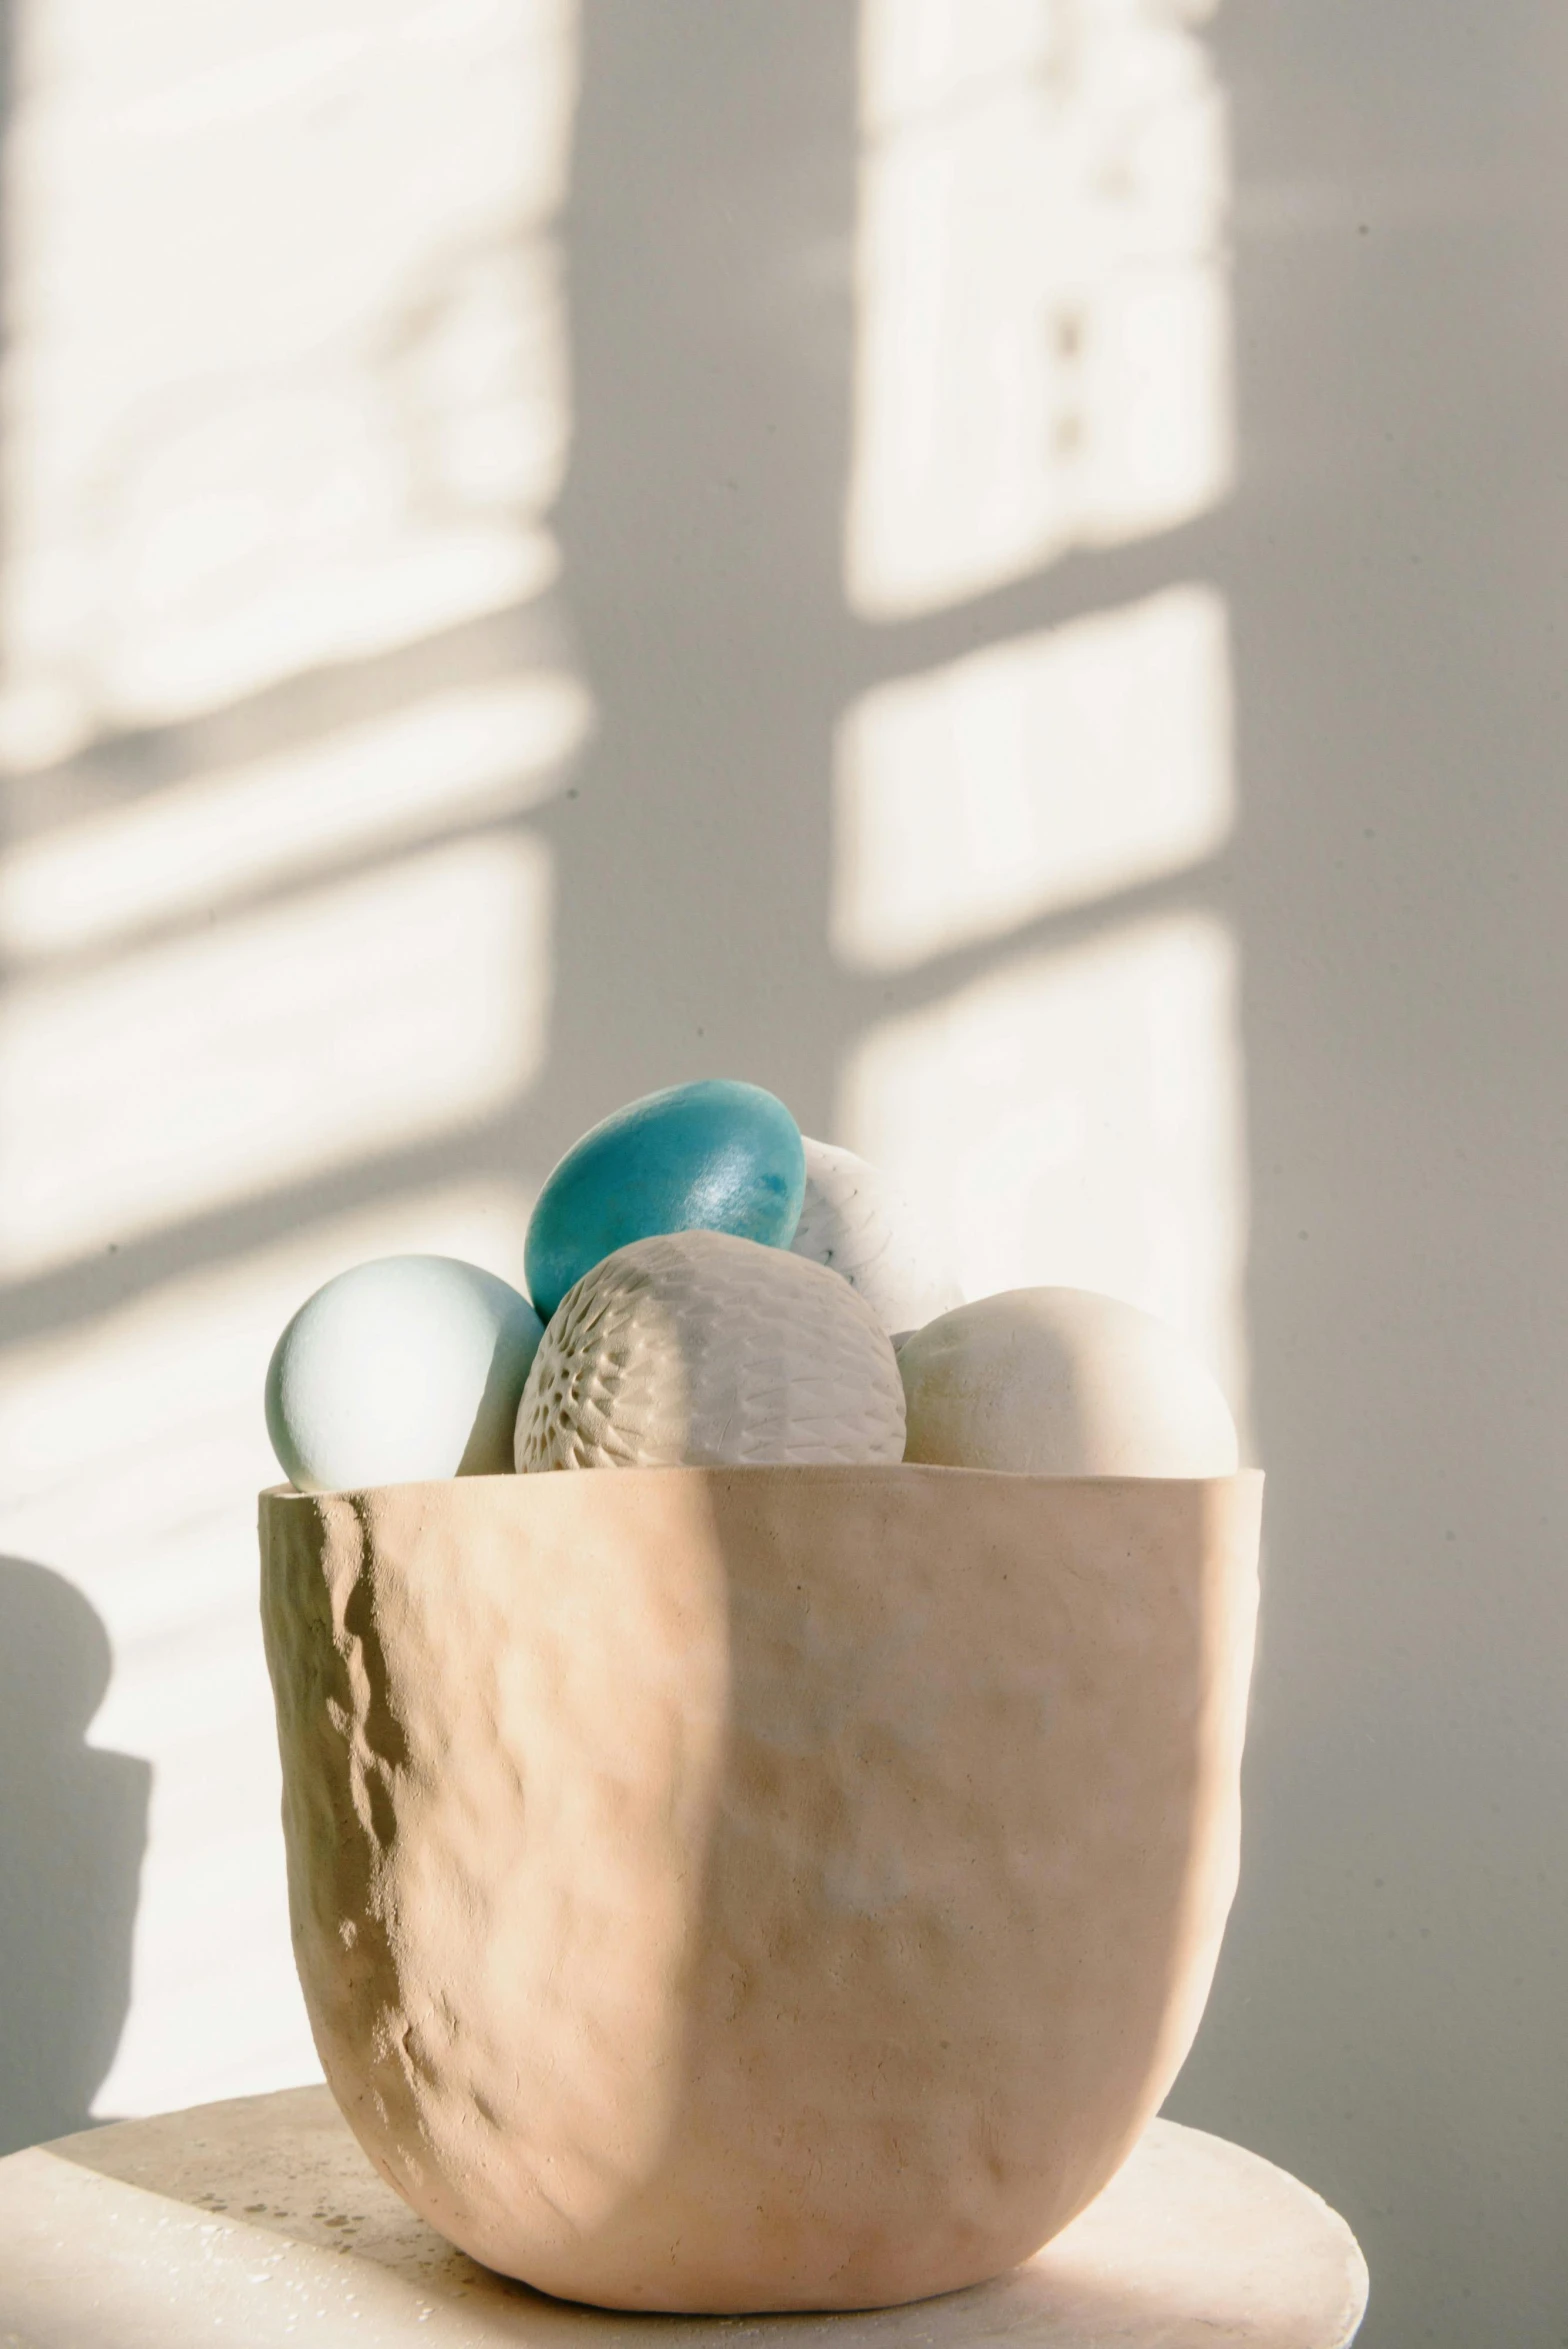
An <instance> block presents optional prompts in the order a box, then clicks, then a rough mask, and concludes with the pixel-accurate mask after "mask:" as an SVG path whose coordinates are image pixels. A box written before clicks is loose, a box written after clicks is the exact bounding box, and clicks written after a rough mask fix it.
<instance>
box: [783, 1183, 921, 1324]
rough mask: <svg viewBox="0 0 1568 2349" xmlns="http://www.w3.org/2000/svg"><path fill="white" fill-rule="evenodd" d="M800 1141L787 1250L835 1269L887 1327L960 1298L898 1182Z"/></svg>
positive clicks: (911, 1320)
mask: <svg viewBox="0 0 1568 2349" xmlns="http://www.w3.org/2000/svg"><path fill="white" fill-rule="evenodd" d="M803 1139H804V1141H805V1146H806V1197H805V1203H804V1205H803V1206H802V1208H801V1211H800V1222H799V1223H798V1224H797V1225H796V1227H795V1237H794V1239H793V1240H792V1241H791V1242H790V1247H791V1249H792V1251H793V1253H794V1254H795V1255H797V1256H805V1257H807V1258H809V1260H810V1261H811V1262H812V1263H813V1264H825V1265H827V1266H829V1267H830V1268H831V1270H832V1271H834V1272H836V1273H840V1274H841V1275H842V1276H843V1278H844V1279H845V1280H847V1281H848V1283H849V1285H850V1287H851V1288H852V1289H856V1290H858V1291H859V1293H860V1295H861V1296H862V1297H864V1298H865V1300H866V1303H867V1304H868V1305H869V1306H870V1307H871V1309H872V1311H873V1312H874V1313H875V1315H876V1316H877V1319H878V1320H879V1321H880V1322H881V1324H882V1327H883V1328H884V1329H885V1330H888V1331H890V1332H893V1333H898V1332H902V1331H905V1330H912V1329H919V1328H920V1326H921V1324H922V1323H923V1322H927V1321H931V1320H932V1319H934V1317H935V1316H936V1315H937V1314H938V1313H946V1312H947V1311H948V1310H949V1309H950V1308H951V1307H952V1306H954V1305H957V1304H960V1303H961V1302H962V1300H963V1291H962V1290H961V1289H960V1288H959V1286H958V1283H957V1282H956V1281H955V1280H954V1279H953V1276H952V1273H951V1271H950V1269H949V1267H948V1264H947V1261H946V1258H945V1255H944V1253H943V1250H942V1248H941V1246H940V1244H939V1243H938V1241H937V1240H936V1238H935V1236H934V1235H933V1234H932V1233H931V1232H930V1231H929V1230H928V1229H927V1227H926V1225H925V1223H924V1222H923V1221H922V1219H921V1217H920V1216H919V1215H918V1214H917V1213H916V1211H915V1209H914V1208H913V1207H911V1206H910V1204H909V1201H908V1200H907V1199H906V1198H905V1197H904V1194H903V1193H902V1191H900V1189H899V1187H898V1185H897V1184H896V1183H895V1182H893V1181H892V1180H891V1178H890V1177H889V1176H887V1175H885V1174H884V1173H883V1172H882V1170H881V1168H880V1167H876V1166H871V1165H869V1164H868V1163H867V1161H866V1160H865V1159H864V1158H857V1157H856V1156H855V1153H854V1151H853V1150H841V1149H840V1148H839V1147H838V1145H837V1143H834V1142H813V1141H812V1140H811V1139H810V1137H809V1136H805V1137H803Z"/></svg>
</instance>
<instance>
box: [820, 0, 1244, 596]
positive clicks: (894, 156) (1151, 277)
mask: <svg viewBox="0 0 1568 2349" xmlns="http://www.w3.org/2000/svg"><path fill="white" fill-rule="evenodd" d="M1207 13H1208V12H1207V9H1206V8H1203V7H1201V6H1183V5H1180V0H1177V4H1175V5H1173V4H1172V0H1027V4H1026V0H865V5H864V7H863V10H862V20H861V21H862V28H863V29H862V52H861V87H862V123H863V129H864V132H865V148H864V154H863V160H862V166H861V191H860V221H859V229H858V237H857V321H858V325H857V333H858V349H857V356H856V406H855V421H854V452H853V468H852V475H851V491H850V498H849V506H848V515H847V534H846V574H847V592H848V597H849V601H850V604H851V607H852V608H853V609H854V610H855V611H857V612H859V613H861V614H862V615H863V616H865V617H867V618H871V619H881V620H886V619H896V618H899V617H901V616H905V615H908V614H911V613H916V612H922V611H930V610H935V609H938V608H940V607H942V606H945V605H949V604H952V603H955V602H959V601H961V600H963V599H964V598H966V597H970V596H973V595H975V594H977V593H979V592H980V591H982V590H983V589H986V588H991V587H995V586H998V585H1000V584H1001V583H1003V582H1004V581H1007V580H1011V579H1016V578H1019V577H1021V576H1023V575H1024V574H1026V573H1028V572H1031V571H1033V570H1036V569H1038V568H1039V567H1040V565H1041V564H1043V563H1045V562H1048V561H1050V560H1051V559H1053V558H1054V557H1056V556H1059V555H1061V554H1062V553H1064V552H1065V551H1066V550H1067V549H1069V548H1071V547H1074V546H1103V545H1112V544H1116V543H1120V542H1122V541H1125V540H1127V539H1131V538H1137V537H1142V536H1145V535H1147V534H1148V533H1150V532H1152V531H1156V530H1162V529H1167V528H1169V527H1171V526H1172V525H1173V524H1175V523H1178V522H1181V521H1185V520H1187V519H1189V518H1190V517H1192V516H1193V515H1195V514H1198V513H1201V512H1203V511H1204V510H1205V509H1206V508H1207V507H1209V506H1211V505H1212V504H1214V502H1215V501H1216V500H1217V499H1218V498H1219V497H1220V496H1221V495H1222V494H1223V492H1224V490H1225V488H1226V487H1227V484H1228V481H1229V478H1230V468H1231V447H1230V429H1229V427H1230V412H1231V401H1230V381H1229V373H1230V362H1229V339H1230V328H1229V306H1228V294H1227V288H1226V280H1225V268H1224V258H1223V251H1222V237H1223V221H1224V207H1225V202H1226V195H1227V168H1228V158H1227V134H1226V123H1225V111H1224V104H1223V99H1222V95H1221V92H1220V89H1219V85H1218V82H1217V79H1216V77H1215V74H1214V71H1213V68H1212V65H1211V63H1210V61H1209V57H1208V53H1207V50H1206V48H1205V46H1204V44H1203V42H1202V40H1201V39H1200V38H1199V37H1198V34H1197V31H1196V29H1195V27H1196V22H1197V20H1198V19H1199V18H1201V17H1202V16H1203V15H1206V14H1207Z"/></svg>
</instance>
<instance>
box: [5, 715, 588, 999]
mask: <svg viewBox="0 0 1568 2349" xmlns="http://www.w3.org/2000/svg"><path fill="white" fill-rule="evenodd" d="M588 729H589V701H588V696H587V693H586V691H585V690H584V688H583V686H582V685H581V684H580V683H579V682H578V680H577V679H576V678H575V677H571V676H568V675H566V674H564V673H551V672H540V673H538V674H535V675H525V676H521V677H508V678H502V679H499V680H497V681H496V682H495V683H494V684H491V685H483V686H474V687H469V688H465V689H463V690H461V691H454V692H451V693H445V694H432V695H431V696H429V697H428V699H426V700H424V701H422V702H418V703H415V704H414V706H413V707H412V708H410V709H406V710H398V711H395V712H394V713H393V714H392V715H391V716H390V717H386V718H374V719H370V720H367V721H366V722H365V723H364V724H363V725H358V726H345V727H342V728H339V729H338V730H337V731H336V732H334V733H331V734H327V735H323V736H321V737H319V738H318V739H316V740H314V741H312V742H310V743H307V744H305V745H304V746H302V747H298V748H295V749H292V750H289V751H286V752H283V753H280V754H278V755H276V756H274V757H271V758H265V759H258V760H256V761H254V762H253V763H251V764H249V765H247V766H244V767H241V768H237V769H234V770H232V771H230V772H229V773H227V774H213V775H203V776H200V777H195V778H192V779H191V780H190V781H188V782H185V783H177V784H171V785H170V786H169V787H168V788H167V789H165V790H162V791H155V792H151V793H149V794H148V795H147V797H146V798H144V799H139V800H134V801H132V802H131V803H130V804H128V805H121V806H116V807H111V808H108V809H105V810H103V811H101V812H99V813H97V814H95V815H92V816H88V817H84V818H82V819H80V820H79V821H78V822H76V823H73V824H65V825H58V826H56V827H55V828H54V829H53V830H51V831H47V832H44V833H41V834H39V835H38V836H37V837H35V838H33V839H30V840H26V841H21V842H18V843H17V844H16V845H15V846H14V847H12V848H9V849H3V848H0V954H3V955H5V956H7V957H8V958H11V959H37V958H40V957H43V956H47V955H58V954H66V953H72V952H76V953H79V952H81V951H82V950H84V949H86V948H94V949H99V948H102V947H104V946H106V945H109V944H112V943H117V942H119V941H120V940H122V939H124V938H126V937H127V936H132V937H133V936H134V935H135V934H136V933H137V932H138V931H140V930H149V929H155V928H158V927H160V926H162V925H164V924H166V923H170V922H173V921H178V920H181V919H189V918H190V917H191V916H193V915H202V914H207V915H209V916H210V915H211V913H212V912H213V910H214V909H215V908H216V907H217V906H218V905H221V904H223V903H224V902H225V901H226V900H229V899H231V898H234V897H239V898H241V899H242V900H243V898H245V897H246V896H249V895H251V894H253V893H256V892H259V891H261V890H264V889H266V888H268V887H269V886H274V887H275V886H277V885H278V884H279V883H281V882H285V881H297V880H298V879H300V878H301V877H302V876H304V877H308V876H309V874H310V873H311V872H312V871H313V870H314V869H316V868H319V867H320V866H321V865H323V864H325V863H331V862H334V861H337V860H345V859H347V858H350V857H352V856H353V855H355V854H356V853H361V854H362V853H365V852H369V853H370V854H373V855H376V856H385V855H386V854H387V853H388V851H389V850H392V849H396V848H402V847H407V846H410V845H412V844H413V843H415V842H417V841H419V840H420V839H422V838H423V839H428V838H429V837H431V836H432V835H433V834H439V833H440V832H441V831H443V830H446V829H448V828H450V827H451V826H453V825H456V824H461V823H472V822H474V821H476V820H479V819H482V818H486V817H489V818H494V817H498V816H505V815H509V814H512V813H515V812H516V811H517V810H519V809H524V808H529V807H532V806H535V805H536V804H537V803H538V802H539V801H540V800H541V799H543V798H545V797H546V796H547V795H548V794H549V793H550V792H552V791H553V790H554V789H555V788H556V787H557V785H558V784H559V782H560V779H561V767H562V762H563V761H564V760H565V759H567V758H568V757H569V756H570V754H571V753H572V752H573V751H575V750H577V749H578V748H579V747H580V746H581V744H582V743H583V741H584V739H585V738H586V736H587V733H588Z"/></svg>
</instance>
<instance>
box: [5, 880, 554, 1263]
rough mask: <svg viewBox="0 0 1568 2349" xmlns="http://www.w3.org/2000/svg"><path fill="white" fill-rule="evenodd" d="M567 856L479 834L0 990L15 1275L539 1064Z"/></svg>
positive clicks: (390, 1137) (394, 1127)
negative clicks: (554, 923)
mask: <svg viewBox="0 0 1568 2349" xmlns="http://www.w3.org/2000/svg"><path fill="white" fill-rule="evenodd" d="M550 891H551V860H550V854H549V850H548V848H547V847H546V845H545V844H544V843H543V842H542V841H540V840H538V839H535V838H532V837H526V836H524V837H512V836H501V837H494V836H488V837H481V838H479V839H476V840H473V841H468V842H461V843H459V844H457V845H456V846H452V847H447V848H443V849H440V850H438V851H434V852H431V853H427V854H425V855H423V856H421V857H418V858H413V859H410V860H408V861H407V862H405V863H403V864H400V865H394V866H392V867H390V868H389V869H387V870H385V871H382V872H377V873H374V874H372V875H370V876H368V877H365V878H361V879H355V880H353V881H348V882H345V883H343V884H342V885H341V886H338V887H336V888H331V889H325V890H316V891H312V892H310V893H309V894H306V895H302V896H299V897H296V898H292V899H290V900H289V901H287V902H286V903H284V904H281V905H278V906H276V907H272V908H269V909H268V910H267V911H265V912H262V913H257V914H253V915H250V916H248V917H247V918H245V919H243V920H234V921H230V922H228V923H225V924H224V925H223V926H222V927H219V928H214V929H205V930H200V931H197V932H196V933H194V934H193V935H189V936H185V937H181V938H178V939H176V940H173V941H172V942H169V943H166V944H162V945H158V946H155V947H150V948H147V949H144V950H143V951H141V952H139V953H132V954H125V955H122V956H119V957H117V958H115V959H114V960H112V961H111V962H109V963H107V964H105V965H103V966H100V967H93V968H88V969H86V970H72V971H69V972H68V973H67V974H65V975H63V976H59V977H52V976H44V977H40V978H36V979H32V980H29V981H19V982H16V983H13V984H12V985H11V986H10V987H9V988H8V989H7V990H6V992H5V993H4V994H3V995H0V1270H3V1271H4V1272H5V1273H6V1274H8V1275H9V1276H10V1277H12V1278H15V1277H17V1276H19V1275H22V1274H33V1273H38V1272H41V1271H44V1270H46V1269H48V1268H51V1267H54V1266H58V1265H61V1264H64V1263H67V1262H69V1261H70V1260H71V1259H72V1258H75V1257H79V1256H82V1255H84V1254H86V1253H89V1252H91V1251H93V1250H96V1249H99V1248H102V1247H105V1246H107V1245H108V1244H110V1243H111V1242H112V1243H115V1244H120V1243H123V1242H124V1241H126V1240H128V1239H131V1238H135V1237H139V1236H142V1235H145V1234H147V1233H150V1232H156V1231H159V1230H162V1229H167V1228H168V1227H170V1226H173V1225H175V1224H177V1223H178V1222H179V1221H180V1220H181V1219H182V1218H184V1217H188V1216H190V1215H193V1214H197V1213H202V1212H207V1211H210V1210H212V1209H214V1208H216V1207H220V1206H223V1205H226V1204H231V1203H233V1202H236V1201H239V1200H242V1199H245V1198H247V1197H253V1196H255V1195H256V1194H258V1193H260V1192H264V1191H267V1190H269V1189H272V1188H274V1187H275V1186H277V1185H280V1184H283V1183H288V1182H297V1181H300V1180H302V1179H304V1178H307V1177H309V1176H311V1175H314V1174H319V1173H322V1172H324V1171H326V1170H327V1169H330V1168H334V1167H342V1166H345V1165H349V1164H352V1163H353V1162H354V1161H356V1160H358V1159H361V1158H364V1157H366V1156H367V1155H370V1154H372V1153H374V1152H377V1151H384V1150H389V1149H393V1148H397V1147H399V1146H406V1145H408V1144H411V1143H417V1142H420V1141H423V1140H426V1139H428V1138H430V1137H431V1136H434V1135H437V1134H440V1133H442V1132H444V1131H447V1130H449V1129H451V1128H452V1127H454V1126H461V1125H463V1124H466V1123H468V1122H471V1121H474V1120H477V1119H480V1118H482V1117H483V1116H485V1115H486V1114H487V1113H491V1112H493V1111H495V1110H496V1109H497V1108H498V1107H500V1106H501V1105H503V1104H505V1103H506V1102H507V1101H509V1100H511V1099H513V1098H515V1097H516V1096H517V1095H518V1094H520V1093H521V1091H522V1090H523V1088H524V1087H525V1086H526V1085H528V1084H529V1083H530V1082H531V1081H532V1079H533V1077H534V1076H535V1074H536V1073H537V1071H538V1069H539V1067H540V1066H541V1064H542V1061H543V1056H544V1051H545V1043H546V1030H547V1020H548V1013H549V991H550V918H551V907H550Z"/></svg>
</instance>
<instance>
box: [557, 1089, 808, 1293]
mask: <svg viewBox="0 0 1568 2349" xmlns="http://www.w3.org/2000/svg"><path fill="white" fill-rule="evenodd" d="M805 1190H806V1154H805V1151H804V1149H803V1147H802V1145H801V1139H800V1128H799V1126H797V1125H796V1123H795V1120H794V1119H793V1118H792V1117H791V1116H790V1113H789V1111H788V1110H787V1109H786V1108H785V1106H784V1104H783V1102H782V1101H779V1100H777V1099H775V1097H774V1095H773V1094H771V1093H765V1092H764V1091H763V1089H762V1087H761V1086H760V1085H742V1084H739V1083H736V1082H734V1081H733V1080H731V1079H729V1078H726V1077H705V1078H703V1079H702V1080H701V1082H700V1083H698V1084H695V1085H671V1086H670V1087H669V1088H668V1089H667V1090H666V1091H665V1092H662V1093H650V1094H648V1095H647V1096H646V1098H645V1099H643V1100H641V1101H633V1102H630V1103H628V1105H627V1106H626V1108H625V1109H618V1110H617V1111H616V1112H615V1114H614V1116H613V1117H607V1118H606V1119H605V1120H604V1122H603V1124H602V1125H597V1126H595V1127H594V1128H593V1130H592V1131H591V1132H590V1133H586V1134H584V1136H583V1138H582V1140H581V1141H580V1142H574V1143H573V1144H572V1147H571V1149H570V1150H568V1151H567V1153H566V1156H565V1157H564V1158H563V1159H562V1160H561V1162H560V1164H559V1165H558V1166H557V1167H556V1168H555V1169H554V1171H553V1172H552V1173H551V1175H550V1177H549V1179H548V1180H547V1182H546V1183H545V1186H544V1189H543V1190H542V1191H541V1192H540V1194H539V1204H538V1205H537V1207H535V1209H534V1212H533V1219H532V1221H531V1222H530V1224H529V1226H528V1240H527V1246H526V1250H525V1254H524V1262H525V1265H526V1268H527V1275H528V1288H529V1293H530V1294H531V1296H532V1298H533V1301H534V1308H535V1310H536V1311H537V1313H538V1314H539V1315H540V1317H541V1319H542V1320H545V1321H548V1320H549V1318H550V1316H551V1314H552V1313H553V1312H554V1311H555V1309H556V1307H557V1305H559V1304H560V1302H561V1299H562V1298H563V1297H564V1296H565V1294H566V1292H567V1290H568V1289H569V1288H571V1286H572V1285H573V1283H574V1282H575V1281H579V1280H581V1278H582V1276H583V1274H584V1273H585V1272H591V1271H592V1270H593V1267H594V1266H595V1265H596V1264H598V1263H599V1262H600V1261H601V1260H602V1259H603V1258H604V1257H606V1256H608V1255H609V1254H610V1253H611V1252H612V1250H614V1249H616V1248H624V1247H625V1246H626V1245H627V1243H628V1242H629V1241H631V1240H646V1239H651V1238H652V1237H653V1236H654V1234H655V1233H657V1232H691V1231H711V1232H734V1233H735V1234H736V1235H737V1237H738V1238H740V1239H743V1240H759V1241H761V1243H762V1244H763V1246H764V1247H773V1248H787V1247H788V1246H789V1243H790V1241H791V1240H792V1239H793V1238H794V1236H795V1226H796V1224H797V1223H798V1222H799V1221H800V1205H801V1201H802V1199H803V1198H804V1196H805Z"/></svg>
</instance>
